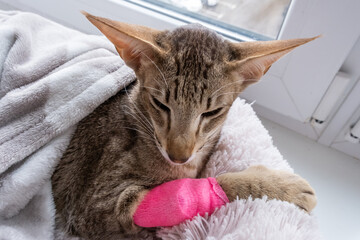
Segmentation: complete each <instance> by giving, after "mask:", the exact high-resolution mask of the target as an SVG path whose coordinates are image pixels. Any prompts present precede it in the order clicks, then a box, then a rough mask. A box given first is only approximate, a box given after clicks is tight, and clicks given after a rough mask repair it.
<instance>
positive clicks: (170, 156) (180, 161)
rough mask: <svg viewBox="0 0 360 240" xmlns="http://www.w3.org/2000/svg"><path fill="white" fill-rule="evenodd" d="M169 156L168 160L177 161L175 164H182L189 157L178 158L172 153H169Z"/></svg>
mask: <svg viewBox="0 0 360 240" xmlns="http://www.w3.org/2000/svg"><path fill="white" fill-rule="evenodd" d="M169 158H170V160H171V161H172V162H174V163H177V164H184V163H186V162H187V161H188V160H189V158H180V159H178V158H176V157H174V156H172V155H169Z"/></svg>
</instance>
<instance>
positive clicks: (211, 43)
mask: <svg viewBox="0 0 360 240" xmlns="http://www.w3.org/2000/svg"><path fill="white" fill-rule="evenodd" d="M168 36H169V38H170V39H169V40H170V46H171V50H172V53H173V54H177V55H182V54H185V55H186V56H188V55H189V54H191V53H192V54H196V55H198V56H200V55H204V56H208V57H210V58H211V59H212V60H215V59H217V58H219V57H221V58H222V57H223V56H224V55H225V54H226V53H227V52H226V50H227V44H226V43H225V41H224V39H223V38H222V37H221V36H220V35H219V34H217V33H216V32H215V31H213V30H210V29H208V28H206V27H204V26H202V25H200V24H189V25H185V26H182V27H179V28H176V29H174V30H173V31H171V32H169V35H168Z"/></svg>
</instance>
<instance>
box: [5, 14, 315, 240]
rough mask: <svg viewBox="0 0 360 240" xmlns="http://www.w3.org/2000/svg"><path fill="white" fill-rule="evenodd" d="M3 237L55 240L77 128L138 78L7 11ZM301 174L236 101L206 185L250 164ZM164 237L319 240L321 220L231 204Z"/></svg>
mask: <svg viewBox="0 0 360 240" xmlns="http://www.w3.org/2000/svg"><path fill="white" fill-rule="evenodd" d="M0 43H1V45H0V74H1V79H0V239H4V240H19V239H34V240H35V239H36V240H42V239H44V240H45V239H46V240H48V239H54V238H55V234H54V232H55V230H54V228H55V226H54V212H55V209H54V204H53V199H52V195H51V184H50V177H51V174H52V172H53V170H54V167H55V166H56V164H57V162H58V161H59V159H60V158H61V156H62V154H63V153H64V151H65V149H66V147H67V145H68V143H69V141H70V139H71V135H72V133H73V131H74V129H75V128H76V124H77V123H78V122H79V121H80V120H81V119H82V118H84V117H85V116H86V115H88V114H89V113H91V112H92V111H93V110H94V109H95V108H96V107H97V106H99V105H100V104H101V103H103V102H104V101H105V100H106V99H108V98H110V97H111V96H112V95H114V94H116V93H117V92H118V91H120V90H121V89H122V88H124V87H125V86H126V85H127V84H129V83H130V82H132V81H133V80H134V74H133V72H132V71H131V70H130V69H129V68H127V67H126V66H125V65H124V63H123V61H121V60H120V58H119V56H118V55H117V53H116V51H115V49H114V47H113V46H112V45H111V44H110V43H109V42H108V41H107V40H106V39H104V38H103V37H99V36H89V35H85V34H82V33H79V32H77V31H74V30H70V29H68V28H65V27H63V26H61V25H58V24H56V23H53V22H51V21H48V20H46V19H44V18H42V17H40V16H37V15H34V14H29V13H21V12H1V11H0ZM258 164H263V165H266V166H267V167H269V168H275V169H283V170H289V171H292V169H291V168H290V167H289V165H288V164H287V162H286V161H285V160H284V159H283V158H282V156H281V154H280V153H279V152H278V151H277V149H276V148H275V147H274V146H273V144H272V140H271V138H270V136H269V135H268V133H267V131H266V130H265V129H264V127H263V126H262V124H261V122H260V121H259V119H258V118H257V117H256V115H255V113H254V111H253V110H252V108H251V106H250V105H249V104H246V103H245V102H244V101H243V100H240V99H238V100H236V101H235V102H234V104H233V106H232V108H231V110H230V112H229V116H228V119H227V121H226V123H225V126H224V127H223V129H222V133H221V138H220V141H219V143H218V144H217V147H216V151H215V153H214V154H213V155H212V156H211V159H210V161H209V164H208V166H207V168H206V171H205V174H204V176H203V177H204V178H207V177H215V176H217V175H219V174H221V173H224V172H228V171H241V170H244V169H246V168H247V167H249V166H251V165H258ZM157 235H158V237H161V238H163V239H194V240H195V239H196V240H198V239H211V240H212V239H214V240H215V239H249V240H251V239H254V240H255V239H277V240H278V239H320V234H319V230H318V227H317V224H316V219H315V218H314V216H312V215H308V214H307V213H305V212H304V211H302V210H300V209H298V208H297V207H295V206H294V205H292V204H289V203H286V202H281V201H277V200H270V201H268V200H267V199H266V198H263V199H255V200H252V199H246V200H238V201H235V202H231V203H228V204H226V205H225V206H223V207H221V208H220V209H217V210H215V212H214V213H213V214H212V215H211V216H206V215H205V216H204V217H201V216H198V217H195V218H194V219H192V220H188V221H186V222H184V223H181V224H180V225H177V226H175V227H171V228H163V229H160V230H159V231H158V233H157Z"/></svg>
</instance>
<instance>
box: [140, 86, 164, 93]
mask: <svg viewBox="0 0 360 240" xmlns="http://www.w3.org/2000/svg"><path fill="white" fill-rule="evenodd" d="M141 87H142V88H147V89H151V90H154V91H157V92H160V93H161V94H164V92H163V91H160V90H159V89H156V88H153V87H145V86H141Z"/></svg>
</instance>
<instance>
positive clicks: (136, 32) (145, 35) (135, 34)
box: [82, 11, 162, 71]
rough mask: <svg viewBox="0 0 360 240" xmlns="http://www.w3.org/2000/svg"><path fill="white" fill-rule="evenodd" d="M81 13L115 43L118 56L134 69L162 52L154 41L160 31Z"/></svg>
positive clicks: (152, 59)
mask: <svg viewBox="0 0 360 240" xmlns="http://www.w3.org/2000/svg"><path fill="white" fill-rule="evenodd" d="M82 14H84V15H85V16H86V18H87V19H88V20H89V21H90V22H91V23H92V24H94V25H95V26H96V27H97V28H98V29H99V30H100V31H101V32H102V33H103V34H104V35H105V36H106V37H107V38H108V39H109V40H110V41H111V42H112V43H113V44H114V45H115V48H116V50H117V52H118V53H119V54H120V57H121V58H122V59H123V60H124V61H125V63H126V64H127V65H128V66H129V67H131V68H133V69H134V70H135V71H136V70H138V69H139V67H140V66H141V65H142V64H143V63H145V62H151V61H154V59H156V58H157V57H160V55H161V54H162V50H161V49H159V48H158V47H157V46H156V43H155V37H156V36H157V34H159V33H161V31H158V30H155V29H151V28H148V27H144V26H139V25H133V24H126V23H122V22H117V21H114V20H110V19H107V18H102V17H97V16H93V15H91V14H89V13H87V12H85V11H82Z"/></svg>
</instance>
